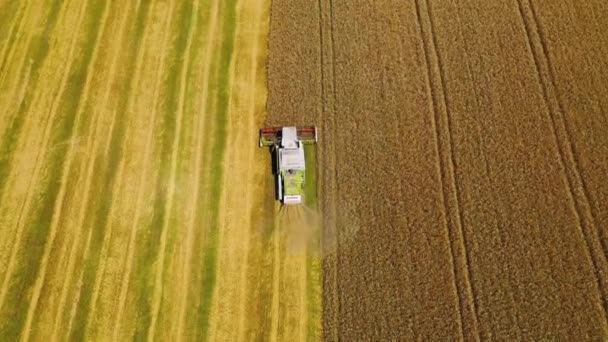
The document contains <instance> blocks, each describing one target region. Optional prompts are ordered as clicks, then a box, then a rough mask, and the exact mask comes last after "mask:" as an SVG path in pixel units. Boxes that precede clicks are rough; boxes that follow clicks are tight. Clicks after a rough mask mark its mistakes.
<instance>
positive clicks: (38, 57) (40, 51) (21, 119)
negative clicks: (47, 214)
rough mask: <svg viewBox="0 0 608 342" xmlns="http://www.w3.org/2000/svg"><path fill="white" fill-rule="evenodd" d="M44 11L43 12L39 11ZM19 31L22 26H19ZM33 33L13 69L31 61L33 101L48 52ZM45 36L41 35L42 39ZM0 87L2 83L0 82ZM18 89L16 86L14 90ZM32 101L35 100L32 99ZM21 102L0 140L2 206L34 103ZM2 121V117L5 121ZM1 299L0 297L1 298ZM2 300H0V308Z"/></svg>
mask: <svg viewBox="0 0 608 342" xmlns="http://www.w3.org/2000/svg"><path fill="white" fill-rule="evenodd" d="M60 5H61V1H55V2H54V3H53V6H52V7H51V8H50V10H49V13H48V16H47V17H48V19H47V23H46V26H45V30H44V32H45V33H44V34H45V35H49V34H50V33H51V32H52V28H53V27H54V26H55V21H56V20H57V17H58V15H59V12H60V9H61V6H60ZM39 12H43V11H39ZM20 29H21V27H20ZM32 35H33V34H32V33H31V32H28V33H27V36H26V39H25V46H27V52H26V53H24V55H23V58H22V59H21V61H19V64H18V66H17V68H16V70H19V71H21V70H23V67H24V65H25V62H26V60H29V61H32V62H30V64H29V65H28V67H27V68H28V72H27V73H26V74H27V75H28V76H29V78H28V81H27V87H26V90H25V95H24V96H23V98H24V99H25V98H28V99H34V98H36V96H34V95H36V94H38V93H37V92H36V90H37V87H38V79H39V76H40V68H42V66H43V64H44V63H45V61H46V57H47V55H48V52H49V46H48V42H47V41H46V40H45V39H44V38H42V39H36V40H34V39H33V37H32ZM43 37H44V36H43ZM0 84H2V80H1V79H0ZM13 88H15V90H13V91H16V88H19V87H13ZM13 97H14V96H13V94H11V95H9V98H13ZM34 100H35V99H34ZM34 100H32V101H23V102H21V103H19V104H18V106H17V107H18V109H17V111H15V114H14V115H12V116H11V117H10V118H6V120H7V122H8V125H7V126H6V129H5V131H4V132H2V133H3V136H2V138H1V140H0V205H1V204H3V203H5V196H6V193H5V192H4V190H5V188H6V185H7V182H8V180H9V172H10V170H11V166H12V160H13V154H14V152H15V149H16V147H17V144H18V142H19V140H20V139H19V138H20V135H21V131H22V129H23V124H24V123H25V117H26V113H27V112H28V111H29V109H30V105H31V104H32V103H34V102H35V101H34ZM4 119H5V118H3V120H4ZM14 245H15V244H14V243H11V246H14ZM0 298H1V295H0ZM1 302H2V300H1V299H0V308H1V307H2V305H1Z"/></svg>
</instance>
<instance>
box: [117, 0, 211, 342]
mask: <svg viewBox="0 0 608 342" xmlns="http://www.w3.org/2000/svg"><path fill="white" fill-rule="evenodd" d="M198 5H199V4H198V0H197V1H196V2H195V3H194V5H193V6H192V7H191V5H190V4H188V3H185V4H184V6H183V8H182V11H181V12H182V13H181V14H180V15H179V18H183V17H184V16H186V15H187V14H189V13H190V20H179V22H180V23H181V24H182V25H184V26H180V39H178V44H177V47H176V49H175V50H174V51H176V56H175V57H176V58H175V59H176V60H175V61H174V63H176V65H173V66H172V67H171V69H170V75H171V76H170V77H171V78H173V77H172V75H175V76H177V75H178V72H177V71H178V70H175V69H174V68H176V69H177V68H181V70H180V72H179V74H180V79H179V89H178V90H177V91H178V94H177V96H178V98H177V102H174V101H175V100H172V101H169V106H168V108H167V112H166V113H165V115H166V118H165V120H167V119H168V117H171V116H173V113H174V112H175V111H177V117H176V118H175V123H173V122H171V123H170V124H169V125H170V126H173V125H175V128H174V130H173V131H172V132H171V133H170V134H171V135H173V142H172V147H171V171H170V176H169V189H168V194H167V201H166V206H165V208H164V213H163V215H164V217H163V224H162V227H161V238H160V256H159V257H158V259H157V268H156V270H155V273H156V275H155V278H156V279H155V285H154V293H153V295H152V322H151V323H150V327H149V329H148V340H153V338H154V333H155V328H156V322H157V320H158V315H159V314H160V312H159V311H160V307H161V301H162V293H163V273H164V263H165V251H166V245H167V234H168V230H169V223H170V221H171V214H172V211H173V204H174V197H175V182H176V176H177V175H176V173H177V159H178V156H179V152H180V140H181V135H182V133H183V132H182V121H183V117H184V107H185V101H186V91H187V82H186V81H187V77H188V71H189V67H190V60H191V54H192V51H193V50H192V40H193V36H194V32H195V31H196V29H197V23H198V9H199V8H198ZM182 29H183V31H182ZM186 32H187V36H186V37H185V40H184V36H183V34H184V33H186ZM181 56H186V57H185V58H184V59H183V60H182V58H181ZM173 71H175V72H173ZM171 78H170V80H171ZM175 82H176V83H177V79H175ZM169 87H170V88H169V89H172V90H174V92H173V93H172V94H171V95H172V96H175V89H173V88H174V84H171V83H169ZM165 123H167V122H165ZM166 126H167V125H165V127H166ZM163 140H164V139H163ZM164 142H167V141H166V140H165V141H164ZM164 149H165V146H163V150H164ZM163 152H164V151H163ZM161 174H162V172H161ZM162 179H164V178H162ZM133 231H135V229H133ZM134 240H135V237H134V236H131V241H129V248H130V253H129V254H130V255H129V259H130V260H129V265H128V267H129V268H128V272H127V274H126V275H125V279H126V281H127V282H126V283H123V289H122V293H121V302H122V303H121V307H119V314H120V313H121V311H122V306H124V301H125V300H126V294H127V293H126V290H127V286H128V277H129V273H130V271H131V267H132V260H131V259H132V258H133V248H134V246H133V244H134ZM117 322H120V316H118V317H117ZM117 332H118V329H116V330H115V331H114V338H115V339H116V338H117V337H118V336H117Z"/></svg>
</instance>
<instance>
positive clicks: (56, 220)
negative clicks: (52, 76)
mask: <svg viewBox="0 0 608 342" xmlns="http://www.w3.org/2000/svg"><path fill="white" fill-rule="evenodd" d="M127 17H128V13H125V20H126V18H127ZM78 26H80V25H78ZM123 27H124V21H123V23H122V25H121V29H122V28H123ZM119 36H122V34H121V33H119ZM94 50H96V47H95V48H94ZM117 56H118V53H117V55H116V57H115V58H117ZM115 64H116V59H115V60H114V62H113V64H112V66H114V65H115ZM113 71H114V70H111V71H110V76H109V77H108V79H109V83H112V82H113V77H112V75H113V74H114V72H113ZM87 78H88V76H87ZM87 86H88V84H87V81H85V87H84V89H88V88H87ZM109 88H110V86H109V85H108V89H109ZM85 97H86V95H85ZM107 100H108V94H107V93H106V96H105V101H104V102H103V103H107ZM81 114H82V112H81V111H78V110H77V114H76V120H75V124H74V128H73V131H74V132H78V129H79V126H80V119H81ZM97 135H98V134H96V135H95V136H97ZM75 149H76V148H75V144H74V143H72V144H71V145H70V149H69V151H68V153H67V162H66V163H64V165H63V173H62V175H63V176H62V177H61V181H60V184H61V187H60V190H59V195H58V197H59V198H58V200H57V201H56V202H55V206H54V210H53V219H52V223H51V238H50V242H49V243H47V245H46V248H45V255H44V257H43V261H42V276H41V277H39V279H38V280H39V282H38V283H37V287H36V291H35V295H34V299H33V304H32V305H33V306H34V309H35V305H36V303H37V300H38V296H39V292H40V288H41V287H42V284H43V282H44V277H45V275H46V272H45V269H46V265H47V263H48V258H49V254H50V248H51V247H52V244H53V241H54V237H55V235H56V233H57V229H58V226H59V222H60V221H59V219H60V216H61V209H62V206H63V200H64V197H65V193H66V187H67V181H68V179H67V177H68V175H69V171H70V168H71V164H72V160H73V158H72V156H73V155H74V150H75ZM93 150H96V148H95V147H94V148H93ZM93 160H94V159H93ZM88 193H89V192H88V191H86V190H85V194H88ZM83 203H87V200H86V198H85V200H84V201H83ZM82 227H83V225H81V224H79V225H77V228H78V229H82ZM70 262H71V260H70ZM65 277H66V279H67V278H71V274H70V273H68V274H66V275H65ZM59 309H61V308H59ZM30 314H33V311H30V312H28V316H29V315H30ZM29 318H30V320H28V323H29V324H27V325H26V331H29V326H30V324H31V317H29ZM26 336H27V335H26Z"/></svg>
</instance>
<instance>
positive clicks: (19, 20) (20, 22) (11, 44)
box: [0, 1, 42, 84]
mask: <svg viewBox="0 0 608 342" xmlns="http://www.w3.org/2000/svg"><path fill="white" fill-rule="evenodd" d="M30 4H31V2H30V1H24V2H22V3H21V6H20V7H19V12H18V13H17V14H16V16H15V21H14V22H13V23H12V25H11V30H10V32H9V37H8V40H7V43H6V45H5V46H4V48H2V61H1V63H2V64H1V65H0V66H1V67H0V84H3V83H4V80H5V78H6V77H7V75H8V71H7V68H6V67H7V65H8V64H9V60H11V59H12V57H13V54H14V53H15V48H16V47H17V46H19V44H17V43H16V40H17V35H18V34H19V33H20V32H23V31H27V33H26V38H25V46H29V45H30V41H31V40H32V36H33V30H31V29H30V30H24V26H25V24H26V23H27V20H26V19H27V18H28V17H27V16H26V13H30V12H29V9H30ZM38 10H39V12H42V11H40V9H38ZM37 14H38V15H37V16H36V17H35V18H36V19H35V20H34V22H36V21H37V20H38V19H39V18H40V13H37ZM15 28H16V30H15ZM26 55H27V53H26ZM24 60H25V59H23V60H22V61H21V63H23V61H24ZM21 65H22V64H21ZM20 68H21V67H19V69H20ZM8 70H10V68H9V69H8Z"/></svg>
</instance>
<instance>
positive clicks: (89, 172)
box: [75, 11, 130, 229]
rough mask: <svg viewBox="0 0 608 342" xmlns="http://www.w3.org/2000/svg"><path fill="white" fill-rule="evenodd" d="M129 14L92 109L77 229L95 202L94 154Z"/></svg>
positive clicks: (125, 15)
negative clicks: (97, 103) (99, 98)
mask: <svg viewBox="0 0 608 342" xmlns="http://www.w3.org/2000/svg"><path fill="white" fill-rule="evenodd" d="M129 13H130V11H125V13H124V14H123V16H122V19H121V20H120V23H119V27H118V33H117V37H118V39H117V40H116V41H115V43H114V44H112V46H111V51H112V53H111V55H110V58H111V62H110V70H109V72H108V75H107V77H106V80H107V82H106V83H105V89H104V90H103V95H102V100H101V102H100V104H99V105H98V106H96V107H95V108H94V109H93V118H92V119H91V126H90V129H91V130H93V132H94V133H93V134H91V133H89V135H88V137H87V144H86V151H88V153H87V154H88V155H89V156H90V158H89V159H88V162H87V163H86V172H85V184H84V188H83V189H82V190H81V192H82V193H83V194H84V198H83V199H82V200H81V201H80V202H81V205H80V208H79V210H78V214H77V220H76V222H77V223H76V225H75V226H76V227H77V228H79V229H81V227H84V226H85V222H86V220H87V215H86V214H87V212H88V211H89V210H92V208H91V207H92V204H93V203H94V200H95V197H94V196H93V197H92V196H91V193H93V192H95V190H94V188H92V187H93V186H94V184H97V182H94V179H95V176H96V175H97V173H96V172H95V171H96V168H97V161H98V160H97V159H100V158H101V157H99V156H97V154H96V153H97V150H98V149H99V144H100V140H101V139H102V138H101V136H102V128H103V123H102V122H101V120H102V119H103V118H104V113H103V110H104V109H105V108H106V104H107V103H108V101H109V98H110V91H111V89H112V88H113V87H112V83H113V82H114V78H115V76H116V69H117V65H118V59H119V56H120V51H121V49H120V47H121V45H122V42H123V39H124V32H125V31H124V30H125V27H126V25H127V23H128V22H129V20H128V19H129ZM116 115H117V113H116V111H113V113H112V117H113V118H114V117H115V116H116ZM109 134H110V135H111V134H112V132H110V133H109Z"/></svg>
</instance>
